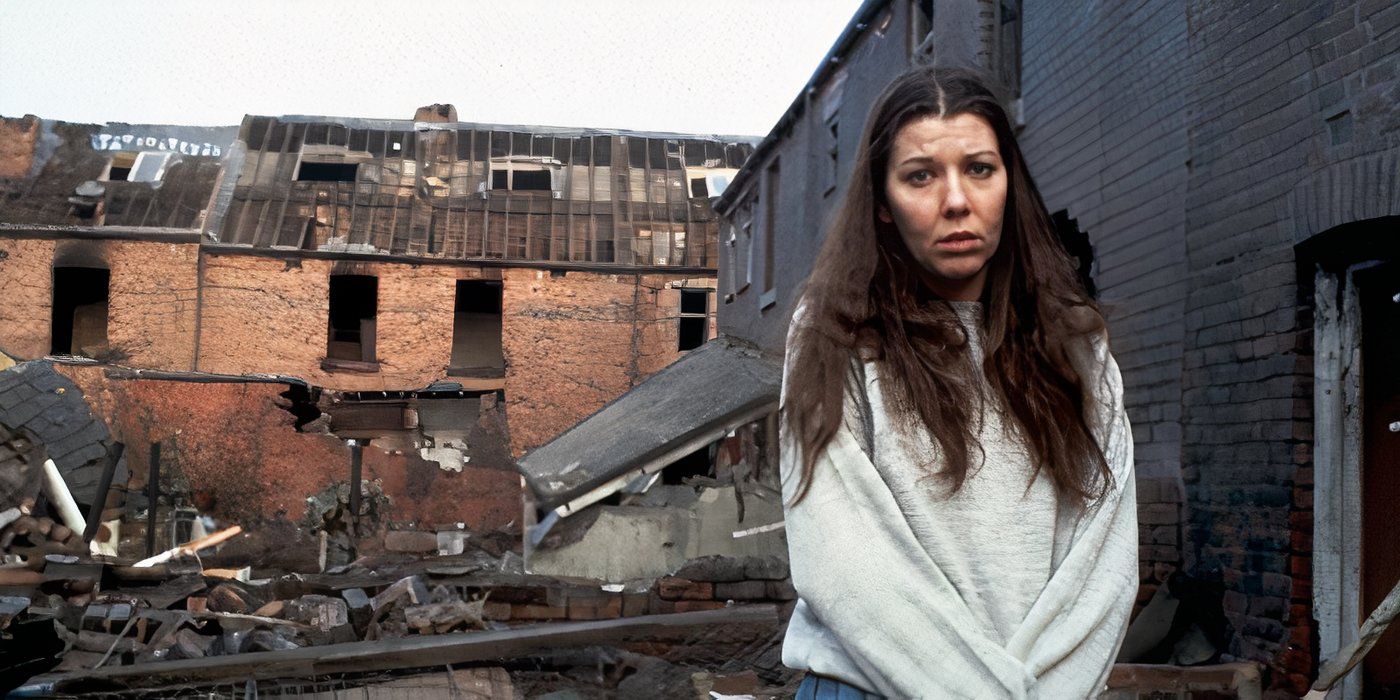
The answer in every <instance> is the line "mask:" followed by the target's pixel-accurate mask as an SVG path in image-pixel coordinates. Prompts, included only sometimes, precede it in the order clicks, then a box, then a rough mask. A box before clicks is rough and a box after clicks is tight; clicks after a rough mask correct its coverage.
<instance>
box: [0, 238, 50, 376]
mask: <svg viewBox="0 0 1400 700" xmlns="http://www.w3.org/2000/svg"><path fill="white" fill-rule="evenodd" d="M53 245H54V242H53V241H34V240H15V239H0V300H3V301H0V348H3V349H4V350H5V352H6V353H9V354H10V355H12V356H14V357H16V358H19V359H32V358H35V357H42V356H44V355H46V354H48V352H49V309H50V306H51V304H52V303H53V269H52V266H53Z"/></svg>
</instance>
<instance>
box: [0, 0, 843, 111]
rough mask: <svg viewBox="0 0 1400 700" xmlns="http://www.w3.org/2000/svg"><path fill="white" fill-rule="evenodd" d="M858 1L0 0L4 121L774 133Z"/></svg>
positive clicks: (0, 100)
mask: <svg viewBox="0 0 1400 700" xmlns="http://www.w3.org/2000/svg"><path fill="white" fill-rule="evenodd" d="M859 5H860V0H691V1H689V2H685V1H682V0H579V1H565V0H559V1H556V2H546V1H544V0H502V1H500V2H471V1H464V0H458V1H455V2H447V1H444V2H429V1H427V0H423V1H414V2H397V1H396V2H384V1H380V2H363V1H359V0H355V1H348V0H335V1H334V2H332V1H329V0H328V1H325V2H320V1H318V2H310V1H307V0H273V1H264V0H202V1H199V2H190V1H184V2H165V1H160V2H157V1H151V2H120V1H116V2H102V1H98V0H86V1H76V2H65V1H57V0H23V1H21V0H0V115H5V116H11V117H13V116H20V115H23V114H26V113H28V114H37V115H39V116H41V117H45V118H49V119H62V120H67V121H78V122H98V123H101V122H130V123H158V124H160V123H163V124H197V125H225V124H237V123H239V122H240V121H241V120H242V118H243V115H244V114H273V115H278V114H317V115H332V116H354V117H377V118H397V119H410V118H412V117H413V111H414V108H416V107H418V106H421V105H426V104H431V103H434V102H449V103H452V104H454V105H456V106H457V114H458V117H459V118H460V119H461V120H462V121H474V122H488V123H501V124H533V125H554V126H579V127H616V128H627V129H641V130H653V131H678V132H694V133H718V134H749V135H757V136H761V135H763V134H766V133H768V130H769V128H771V127H772V125H773V124H774V122H776V121H777V119H778V117H779V116H781V115H782V112H783V110H785V109H786V108H787V106H788V105H789V104H790V103H791V102H792V100H793V98H794V97H796V96H797V93H798V91H799V90H800V89H801V88H802V86H803V85H804V84H805V83H806V81H807V79H808V78H809V77H810V76H811V74H812V72H813V71H814V70H815V69H816V67H817V63H818V62H819V61H820V60H821V58H822V57H823V56H824V55H825V54H826V52H827V50H828V49H829V48H830V47H831V44H832V43H833V42H834V41H835V40H836V37H837V35H839V34H840V33H841V29H842V28H843V27H844V26H845V25H846V23H847V21H849V20H850V18H851V16H852V15H853V14H854V13H855V11H856V8H857V7H858V6H859Z"/></svg>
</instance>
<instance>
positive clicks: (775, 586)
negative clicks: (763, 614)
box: [767, 579, 797, 600]
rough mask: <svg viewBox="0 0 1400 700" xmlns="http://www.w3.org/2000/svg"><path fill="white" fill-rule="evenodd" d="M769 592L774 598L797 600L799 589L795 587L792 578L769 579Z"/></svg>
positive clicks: (771, 597)
mask: <svg viewBox="0 0 1400 700" xmlns="http://www.w3.org/2000/svg"><path fill="white" fill-rule="evenodd" d="M767 594H768V597H769V598H770V599H772V600H797V589H796V588H793V586H792V579H783V580H781V581H768V582H767Z"/></svg>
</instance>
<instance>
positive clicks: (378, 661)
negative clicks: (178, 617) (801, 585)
mask: <svg viewBox="0 0 1400 700" xmlns="http://www.w3.org/2000/svg"><path fill="white" fill-rule="evenodd" d="M734 624H774V625H776V624H778V607H777V606H775V605H745V606H739V607H732V608H724V609H721V610H702V611H698V612H686V613H673V614H668V615H647V616H643V617H629V618H619V619H615V620H601V621H595V622H560V623H552V624H543V625H532V626H529V627H518V628H515V629H509V630H499V631H483V632H465V633H456V634H444V635H432V636H413V637H405V638H402V639H390V640H378V641H372V642H351V643H348V644H331V645H327V646H319V647H303V648H301V649H295V650H289V651H271V652H254V653H249V654H239V655H235V656H215V657H207V658H201V659H185V660H180V661H169V662H162V663H148V664H135V665H132V666H117V667H108V668H103V669H98V670H95V671H89V672H84V673H70V674H66V675H62V676H59V677H57V678H51V679H49V680H41V679H37V678H36V679H33V680H31V682H30V686H28V687H27V688H32V689H34V690H44V691H48V692H53V693H58V694H66V693H75V694H76V693H89V692H103V691H121V690H127V689H147V690H150V689H155V688H160V687H165V686H173V685H186V686H188V685H200V684H220V683H232V682H243V681H245V680H250V679H251V680H259V679H273V678H312V677H316V676H322V675H330V674H342V673H362V672H370V671H387V670H393V669H407V668H427V667H433V666H442V665H444V664H460V663H470V662H478V661H487V660H496V659H510V658H516V657H521V656H528V655H530V654H532V653H536V652H539V651H541V650H545V649H554V648H559V647H573V646H590V645H598V644H616V643H619V642H624V641H628V640H633V639H639V638H646V637H648V636H652V635H663V634H676V633H678V632H684V631H686V630H688V629H693V628H698V627H707V626H711V625H734Z"/></svg>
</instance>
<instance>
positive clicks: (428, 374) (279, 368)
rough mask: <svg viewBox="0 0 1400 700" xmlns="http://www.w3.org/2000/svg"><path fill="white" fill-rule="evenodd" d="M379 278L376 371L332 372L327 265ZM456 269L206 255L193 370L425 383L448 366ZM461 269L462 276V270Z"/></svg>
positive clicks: (391, 384) (341, 383)
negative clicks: (326, 362) (327, 364)
mask: <svg viewBox="0 0 1400 700" xmlns="http://www.w3.org/2000/svg"><path fill="white" fill-rule="evenodd" d="M341 271H345V272H348V273H352V274H363V275H374V276H376V277H378V279H379V306H378V312H377V317H376V318H377V324H378V327H377V330H376V333H375V338H376V346H377V347H376V353H375V354H376V357H377V358H378V360H379V371H378V372H375V373H360V372H348V371H346V372H342V371H331V372H328V371H326V370H324V369H322V367H321V361H322V360H323V359H324V358H325V357H326V329H327V327H328V323H329V321H328V319H329V312H330V301H329V289H330V276H331V274H332V272H337V273H338V272H341ZM458 274H459V272H458V271H457V270H456V269H454V268H451V267H446V266H433V265H429V266H416V265H407V264H389V263H374V264H357V265H354V266H353V268H352V267H346V266H342V267H337V263H335V262H332V261H328V260H300V261H285V260H277V259H272V258H263V257H257V256H248V255H207V256H206V257H205V270H204V315H203V318H202V327H201V330H200V352H199V369H200V371H204V372H217V373H224V374H249V373H255V372H277V373H280V374H287V375H292V376H296V377H300V378H302V379H305V380H306V381H308V382H310V383H311V384H314V385H316V386H322V387H327V388H333V389H340V390H345V391H383V390H402V389H416V388H421V387H425V386H427V385H429V384H431V383H433V382H434V381H436V380H438V379H442V378H443V377H445V376H446V373H447V364H448V360H449V359H450V358H451V355H452V308H453V300H454V298H455V294H456V287H455V280H456V279H457V277H458ZM463 276H464V277H466V276H467V275H463Z"/></svg>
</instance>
